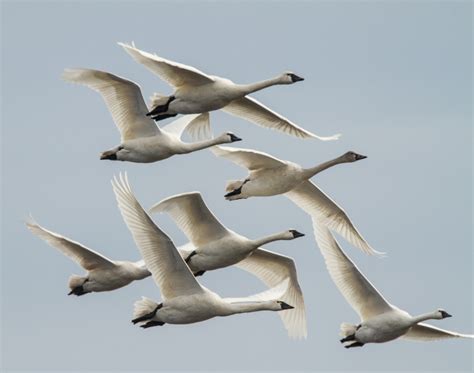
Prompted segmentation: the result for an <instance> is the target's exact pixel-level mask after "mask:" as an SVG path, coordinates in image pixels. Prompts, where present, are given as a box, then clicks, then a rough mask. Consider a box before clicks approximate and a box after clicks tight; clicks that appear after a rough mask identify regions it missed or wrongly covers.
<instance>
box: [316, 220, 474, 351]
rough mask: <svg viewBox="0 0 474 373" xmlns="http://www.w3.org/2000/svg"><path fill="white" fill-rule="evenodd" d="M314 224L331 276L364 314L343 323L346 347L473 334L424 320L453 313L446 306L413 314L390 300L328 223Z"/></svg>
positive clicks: (355, 307)
mask: <svg viewBox="0 0 474 373" xmlns="http://www.w3.org/2000/svg"><path fill="white" fill-rule="evenodd" d="M313 227H314V235H315V238H316V242H317V243H318V246H319V248H320V249H321V253H322V254H323V257H324V259H325V262H326V266H327V268H328V271H329V274H330V276H331V278H332V279H333V281H334V283H335V284H336V286H337V287H338V288H339V291H340V292H341V293H342V295H343V296H344V297H345V298H346V300H347V301H348V302H349V304H350V305H351V306H352V308H353V309H354V310H355V311H356V312H357V313H358V314H359V316H360V318H361V322H360V323H359V324H358V325H351V324H348V323H343V324H342V325H341V334H342V336H343V337H344V338H342V339H341V343H344V344H345V347H346V348H350V347H361V346H363V345H364V344H366V343H383V342H388V341H392V340H394V339H397V338H400V337H403V338H407V339H415V340H435V339H443V338H457V337H464V338H473V336H472V335H467V334H460V333H455V332H450V331H448V330H443V329H439V328H436V327H434V326H431V325H428V324H425V323H423V321H425V320H430V319H432V320H441V319H444V318H447V317H451V315H449V314H448V313H447V312H446V311H444V310H442V309H437V310H435V311H433V312H429V313H426V314H422V315H419V316H411V315H410V314H409V313H408V312H406V311H403V310H401V309H399V308H397V307H396V306H393V305H392V304H390V303H388V302H387V300H385V298H384V297H383V296H382V294H380V293H379V291H378V290H377V289H376V288H375V286H373V285H372V284H371V283H370V281H369V280H368V279H367V278H366V277H365V276H364V275H363V273H362V272H360V270H359V269H358V268H357V266H356V265H355V264H354V263H353V262H352V260H351V259H350V258H349V257H348V256H347V255H346V254H345V253H344V251H343V250H342V249H341V247H340V246H339V244H338V243H337V241H336V240H335V238H334V237H333V235H332V233H331V232H330V231H329V230H328V229H327V228H326V227H325V226H324V224H322V223H321V222H320V221H318V220H313Z"/></svg>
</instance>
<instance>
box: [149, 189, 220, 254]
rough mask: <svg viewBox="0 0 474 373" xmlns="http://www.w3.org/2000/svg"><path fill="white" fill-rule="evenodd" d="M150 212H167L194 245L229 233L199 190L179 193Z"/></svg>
mask: <svg viewBox="0 0 474 373" xmlns="http://www.w3.org/2000/svg"><path fill="white" fill-rule="evenodd" d="M149 211H150V213H158V212H166V213H168V214H170V216H171V218H172V219H173V220H174V221H175V223H176V225H178V227H179V229H181V230H182V231H183V232H184V234H185V235H186V237H187V238H188V239H189V240H190V241H191V242H192V243H193V245H194V246H197V247H199V246H203V245H205V244H206V243H208V242H210V241H214V240H218V239H220V238H222V237H224V236H226V235H228V234H229V231H228V230H227V228H226V227H224V226H223V225H222V224H221V222H220V221H219V220H218V219H217V218H216V217H215V215H214V214H213V213H212V212H211V211H210V210H209V208H208V207H207V206H206V204H205V203H204V200H203V199H202V196H201V194H200V193H199V192H190V193H183V194H178V195H175V196H172V197H169V198H166V199H164V200H162V201H161V202H158V203H157V204H155V205H154V206H153V207H152V208H151V209H150V210H149Z"/></svg>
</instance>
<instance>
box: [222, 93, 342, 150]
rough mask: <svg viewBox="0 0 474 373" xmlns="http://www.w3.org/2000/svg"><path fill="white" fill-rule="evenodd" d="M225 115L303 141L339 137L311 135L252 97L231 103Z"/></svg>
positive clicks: (226, 108) (226, 107) (224, 108)
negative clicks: (230, 115)
mask: <svg viewBox="0 0 474 373" xmlns="http://www.w3.org/2000/svg"><path fill="white" fill-rule="evenodd" d="M222 110H224V111H225V112H226V113H229V114H232V115H235V116H237V117H241V118H244V119H246V120H248V121H250V122H252V123H255V124H258V125H259V126H262V127H266V128H271V129H274V130H277V131H280V132H283V133H286V134H287V135H293V136H295V137H300V138H303V139H311V138H316V139H319V140H323V141H328V140H337V139H338V138H339V137H340V135H339V134H338V135H334V136H328V137H321V136H318V135H315V134H314V133H311V132H309V131H307V130H305V129H304V128H301V127H300V126H298V125H296V124H295V123H293V122H291V121H290V120H288V119H287V118H285V117H284V116H282V115H280V114H278V113H276V112H274V111H273V110H271V109H269V108H268V107H266V106H265V105H263V104H262V103H260V102H258V101H257V100H255V99H254V98H252V97H248V96H246V97H242V98H239V99H237V100H234V101H232V102H231V103H230V104H228V105H227V106H224V107H223V108H222Z"/></svg>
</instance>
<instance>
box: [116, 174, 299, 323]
mask: <svg viewBox="0 0 474 373" xmlns="http://www.w3.org/2000/svg"><path fill="white" fill-rule="evenodd" d="M112 185H113V189H114V192H115V196H116V198H117V202H118V206H119V209H120V212H121V213H122V217H123V219H124V220H125V223H126V224H127V226H128V229H129V230H130V232H131V233H132V236H133V239H134V240H135V243H136V245H137V247H138V249H139V251H140V253H141V255H142V256H143V259H144V260H145V264H146V266H147V268H148V269H149V270H150V272H151V274H152V277H153V280H154V281H155V283H156V285H157V286H158V287H159V288H160V292H161V296H162V298H163V300H162V302H161V303H156V302H155V301H153V300H151V299H148V298H145V297H143V298H142V299H141V300H139V301H137V302H135V308H134V314H133V317H134V319H133V320H132V322H133V323H134V324H137V323H140V326H141V327H143V328H148V327H151V326H158V325H163V324H191V323H195V322H199V321H204V320H208V319H211V318H213V317H216V316H230V315H234V314H237V313H247V312H256V311H283V310H288V309H292V308H293V307H292V306H290V305H288V304H287V303H285V302H283V301H282V300H280V299H281V297H282V296H283V294H284V293H285V292H286V288H287V286H288V279H287V280H285V281H283V282H281V283H280V284H279V285H277V286H275V287H274V288H272V289H270V290H267V291H265V292H262V293H259V294H256V295H253V296H250V297H247V298H221V297H220V296H219V295H217V294H216V293H214V292H212V291H210V290H208V289H206V288H205V287H204V286H202V285H201V284H200V283H199V282H198V281H197V280H196V277H194V275H193V273H192V272H191V270H190V269H189V267H188V266H187V265H186V263H185V262H184V260H183V259H182V258H181V256H180V254H179V252H178V250H177V249H176V247H175V245H174V244H173V242H172V241H171V239H170V238H169V237H168V236H167V235H166V234H165V233H164V232H163V231H161V229H160V228H158V227H157V226H156V225H155V224H154V223H153V221H152V220H151V218H150V217H149V216H148V214H147V213H146V212H145V210H143V208H142V207H141V206H140V204H139V203H138V201H137V200H136V199H135V197H134V195H133V193H132V190H131V188H130V185H129V183H128V180H127V176H126V175H125V177H123V176H122V175H120V176H119V180H117V178H114V180H113V181H112Z"/></svg>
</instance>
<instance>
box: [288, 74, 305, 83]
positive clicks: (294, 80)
mask: <svg viewBox="0 0 474 373" xmlns="http://www.w3.org/2000/svg"><path fill="white" fill-rule="evenodd" d="M290 78H291V81H292V82H293V83H296V82H301V81H303V80H304V78H302V77H301V76H298V75H296V74H290Z"/></svg>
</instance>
